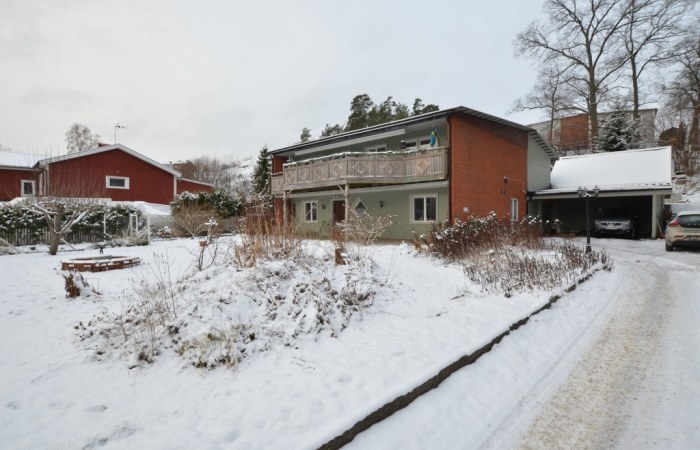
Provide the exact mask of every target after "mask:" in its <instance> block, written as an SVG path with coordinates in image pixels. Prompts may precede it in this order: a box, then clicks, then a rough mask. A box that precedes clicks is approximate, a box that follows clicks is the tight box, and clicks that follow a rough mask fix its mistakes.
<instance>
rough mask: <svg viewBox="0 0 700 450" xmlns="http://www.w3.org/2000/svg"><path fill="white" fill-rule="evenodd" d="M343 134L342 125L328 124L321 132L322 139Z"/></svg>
mask: <svg viewBox="0 0 700 450" xmlns="http://www.w3.org/2000/svg"><path fill="white" fill-rule="evenodd" d="M342 132H343V126H342V125H340V124H337V123H336V124H335V125H331V124H330V123H327V124H326V126H325V127H324V128H323V131H321V137H328V136H335V135H336V134H340V133H342Z"/></svg>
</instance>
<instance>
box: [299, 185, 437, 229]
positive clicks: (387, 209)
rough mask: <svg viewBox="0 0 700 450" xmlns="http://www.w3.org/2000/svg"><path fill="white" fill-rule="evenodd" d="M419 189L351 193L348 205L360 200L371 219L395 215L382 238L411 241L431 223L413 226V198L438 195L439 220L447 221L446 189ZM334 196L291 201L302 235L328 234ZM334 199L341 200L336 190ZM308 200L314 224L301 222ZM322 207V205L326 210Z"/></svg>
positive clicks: (414, 224) (417, 187) (353, 204)
mask: <svg viewBox="0 0 700 450" xmlns="http://www.w3.org/2000/svg"><path fill="white" fill-rule="evenodd" d="M419 186H420V185H417V186H416V189H411V190H400V191H398V190H394V191H391V190H389V191H381V190H380V189H376V190H372V191H365V192H351V193H350V206H351V207H355V205H356V204H357V202H358V200H362V202H363V203H364V204H365V206H366V207H367V214H370V215H372V216H387V215H391V216H394V225H393V226H392V227H391V228H390V229H388V230H387V232H386V233H385V234H384V236H382V237H383V238H384V239H411V238H412V237H413V231H415V232H416V233H417V234H418V235H420V234H423V233H425V232H426V231H428V230H429V229H430V227H431V226H432V223H413V222H412V221H411V216H410V215H411V198H412V196H413V195H420V194H437V197H438V211H437V217H438V219H439V220H447V215H448V204H449V198H448V189H447V187H441V188H434V189H424V188H422V189H421V188H419ZM333 197H334V196H328V195H325V196H324V195H319V196H317V197H304V198H296V199H292V203H293V205H294V208H295V220H296V223H297V225H299V229H300V231H301V232H305V233H309V234H311V235H320V236H325V235H327V234H328V230H329V229H330V226H331V222H332V220H331V219H332V215H331V214H332V211H333V204H332V202H333ZM335 197H336V199H338V200H342V199H343V196H342V193H341V192H340V191H338V194H336V195H335ZM308 201H317V202H318V205H319V206H318V221H317V222H314V223H308V222H304V202H308ZM380 202H382V203H383V205H384V206H380ZM323 206H325V209H324V208H323Z"/></svg>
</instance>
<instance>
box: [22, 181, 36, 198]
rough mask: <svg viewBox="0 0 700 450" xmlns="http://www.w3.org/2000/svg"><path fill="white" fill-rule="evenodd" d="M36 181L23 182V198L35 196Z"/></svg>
mask: <svg viewBox="0 0 700 450" xmlns="http://www.w3.org/2000/svg"><path fill="white" fill-rule="evenodd" d="M34 187H35V184H34V180H22V197H32V196H34Z"/></svg>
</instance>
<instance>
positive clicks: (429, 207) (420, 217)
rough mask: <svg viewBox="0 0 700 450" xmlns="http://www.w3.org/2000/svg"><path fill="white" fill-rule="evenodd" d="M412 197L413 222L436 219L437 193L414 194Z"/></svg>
mask: <svg viewBox="0 0 700 450" xmlns="http://www.w3.org/2000/svg"><path fill="white" fill-rule="evenodd" d="M412 199H413V205H412V206H413V208H412V209H413V221H414V222H433V221H435V220H436V219H437V195H434V194H433V195H415V196H413V197H412Z"/></svg>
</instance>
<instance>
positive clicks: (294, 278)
mask: <svg viewBox="0 0 700 450" xmlns="http://www.w3.org/2000/svg"><path fill="white" fill-rule="evenodd" d="M275 248H278V249H279V247H275ZM317 253H318V252H317V249H311V250H309V249H308V248H306V249H304V248H303V247H302V246H299V247H298V248H297V249H295V250H294V252H292V253H288V254H284V253H279V254H278V255H279V256H278V257H277V258H259V257H258V258H257V259H255V266H254V267H248V266H237V265H236V264H233V263H231V262H230V260H229V264H227V265H221V264H218V265H214V266H212V267H210V268H208V269H205V270H202V271H201V272H196V273H195V274H193V275H191V276H189V277H188V278H186V279H182V280H178V281H176V280H171V279H170V278H169V277H168V276H167V275H166V274H168V273H169V269H168V265H169V263H168V262H167V259H164V258H160V259H157V260H156V263H155V264H153V265H152V267H150V268H149V269H148V270H147V272H146V273H143V274H142V275H143V276H142V277H141V279H140V280H138V281H135V282H134V283H132V284H133V286H134V289H133V290H132V291H131V292H128V293H126V294H125V296H124V298H123V308H122V309H121V310H120V311H117V312H114V311H113V312H103V313H101V314H98V315H96V316H95V317H93V318H92V319H91V320H90V321H88V322H87V323H80V324H78V326H77V327H76V329H77V330H78V337H79V339H80V340H81V341H83V342H84V345H85V347H86V348H87V349H90V351H91V352H92V354H93V355H94V357H95V358H96V359H98V360H101V359H106V358H113V357H118V358H123V359H126V360H127V361H128V365H129V367H137V366H139V365H143V364H145V363H150V362H153V361H155V360H156V359H157V358H158V357H159V355H162V354H164V353H170V354H176V355H179V357H181V358H182V359H183V360H184V361H186V363H187V364H188V365H192V366H194V367H201V368H213V367H216V366H219V365H224V366H229V367H236V366H237V365H238V364H240V363H241V362H242V361H243V360H245V359H246V358H249V357H252V356H254V355H256V354H257V353H260V352H265V351H269V350H272V349H274V348H275V347H279V346H289V347H297V346H298V345H300V343H301V342H302V341H304V340H315V339H316V338H317V337H318V336H321V335H323V336H328V337H335V336H338V334H339V333H341V332H342V331H343V330H344V329H345V328H346V327H347V326H348V325H349V324H350V321H351V320H352V318H353V317H355V316H357V315H358V314H360V313H361V312H362V311H363V310H364V309H366V308H367V307H369V306H371V305H372V302H373V299H374V297H375V293H376V290H377V289H380V287H381V285H382V283H381V281H380V279H379V278H378V275H376V271H377V268H376V266H375V265H374V263H373V262H372V261H369V260H362V261H354V260H353V261H351V263H350V264H348V265H346V266H335V265H334V264H333V261H332V260H330V258H326V259H319V258H318V257H317V256H316V254H317Z"/></svg>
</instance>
